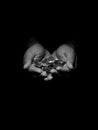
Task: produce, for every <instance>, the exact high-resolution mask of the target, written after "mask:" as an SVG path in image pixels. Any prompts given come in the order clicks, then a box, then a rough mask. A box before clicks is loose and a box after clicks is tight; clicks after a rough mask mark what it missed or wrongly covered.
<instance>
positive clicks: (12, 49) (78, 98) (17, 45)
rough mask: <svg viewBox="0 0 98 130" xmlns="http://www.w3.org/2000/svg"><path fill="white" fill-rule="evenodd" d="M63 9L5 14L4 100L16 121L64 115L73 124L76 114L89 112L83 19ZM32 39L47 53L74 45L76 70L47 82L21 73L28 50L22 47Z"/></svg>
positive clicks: (26, 9) (85, 34)
mask: <svg viewBox="0 0 98 130" xmlns="http://www.w3.org/2000/svg"><path fill="white" fill-rule="evenodd" d="M66 6H67V5H66ZM66 6H65V5H64V7H58V6H57V9H55V8H54V7H56V6H55V5H54V6H53V7H52V8H51V7H50V6H48V9H47V6H45V9H43V7H42V6H41V7H40V8H39V7H37V6H36V8H34V5H33V4H32V8H30V11H28V10H29V7H28V8H27V7H26V6H24V8H25V10H24V9H22V8H21V7H20V9H21V11H20V10H19V7H17V9H15V12H14V11H13V10H12V9H11V14H12V15H11V16H10V13H9V14H8V17H7V19H6V25H7V27H8V28H6V34H7V36H8V39H7V38H5V39H7V45H8V47H9V50H8V48H7V47H6V49H5V50H8V53H6V54H10V56H9V57H8V55H7V56H6V63H7V66H6V69H5V70H8V71H9V72H6V75H5V77H7V81H6V85H5V86H4V96H3V98H5V101H6V102H7V105H6V108H7V109H8V111H11V112H13V113H14V114H15V115H16V117H17V115H18V116H19V117H20V115H21V116H22V117H23V118H24V119H25V116H28V115H31V114H32V113H34V114H35V115H36V113H38V114H40V113H42V112H44V113H45V112H47V111H48V112H47V113H48V114H50V115H52V114H51V111H52V112H53V113H55V117H57V116H58V113H59V116H60V115H63V114H66V113H67V115H68V117H69V115H71V114H72V115H73V118H72V119H73V120H74V117H75V116H76V114H77V118H78V117H79V115H78V113H79V114H80V115H82V114H83V115H84V112H85V113H86V112H87V111H88V110H87V111H86V106H87V104H88V102H89V101H90V100H89V95H90V93H89V90H90V89H91V87H89V86H90V85H89V81H87V78H88V75H89V73H90V72H89V71H88V72H89V73H88V72H87V68H88V64H86V62H88V56H87V55H86V54H87V47H88V43H87V42H85V37H86V36H87V34H88V32H87V30H86V25H85V22H86V21H85V19H84V20H83V19H82V15H81V13H80V12H79V11H78V10H76V12H77V15H76V12H74V13H73V10H70V9H71V7H69V9H66V10H65V8H66ZM13 8H14V6H13ZM4 31H5V30H4ZM32 36H33V37H36V39H38V40H39V41H41V44H42V45H43V46H44V48H46V49H47V50H49V52H53V51H54V50H55V49H56V48H57V47H58V46H60V45H61V44H62V43H66V42H69V41H71V40H74V41H75V43H76V45H77V47H76V49H77V51H76V55H77V68H76V69H75V70H74V71H72V72H71V73H70V75H69V76H68V77H66V76H65V74H64V73H63V74H61V76H59V75H58V76H54V77H53V80H51V81H47V82H46V81H44V80H43V79H41V78H39V77H38V78H34V77H33V76H32V73H29V72H28V71H27V70H24V69H23V56H24V53H25V51H26V49H27V48H26V47H25V45H24V43H26V42H28V40H29V39H30V38H31V37H32ZM5 39H4V40H5ZM4 42H5V41H4ZM6 52H7V51H6ZM4 82H5V80H4ZM8 83H10V84H8ZM6 102H4V104H6ZM9 109H10V110H9ZM32 111H33V112H32ZM42 114H43V113H42ZM42 116H43V115H42ZM42 116H41V117H42ZM19 117H18V118H19ZM70 117H71V116H70ZM70 117H69V118H70ZM31 118H32V117H31ZM27 119H28V118H27ZM60 119H61V118H60ZM18 120H19V119H18Z"/></svg>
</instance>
